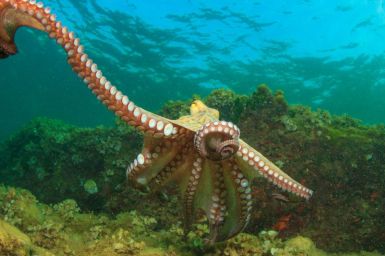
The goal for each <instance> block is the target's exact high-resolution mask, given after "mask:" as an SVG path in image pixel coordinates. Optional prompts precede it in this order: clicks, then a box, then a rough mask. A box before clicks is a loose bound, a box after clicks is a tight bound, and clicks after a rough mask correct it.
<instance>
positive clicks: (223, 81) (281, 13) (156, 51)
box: [0, 0, 385, 138]
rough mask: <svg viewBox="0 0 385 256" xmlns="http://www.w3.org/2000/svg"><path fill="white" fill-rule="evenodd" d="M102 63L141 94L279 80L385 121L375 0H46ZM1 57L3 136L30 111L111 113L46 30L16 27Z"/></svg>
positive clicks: (142, 100)
mask: <svg viewBox="0 0 385 256" xmlns="http://www.w3.org/2000/svg"><path fill="white" fill-rule="evenodd" d="M45 4H46V5H49V6H51V7H52V9H53V12H54V13H56V14H57V16H58V18H59V19H60V20H62V21H63V23H64V24H66V25H67V26H68V27H69V28H70V29H71V30H73V31H75V32H76V33H77V35H78V36H79V37H80V38H81V39H82V43H83V44H84V45H85V46H86V50H87V53H88V54H89V55H90V56H91V57H92V58H93V59H94V60H95V61H96V62H97V63H98V65H99V67H101V69H102V70H103V71H104V74H106V75H107V77H108V78H109V79H110V80H111V81H113V83H114V84H116V85H117V86H119V88H121V89H122V91H123V92H125V93H126V94H127V95H129V96H130V97H131V98H133V99H134V100H136V102H138V103H139V104H141V106H144V107H146V108H148V109H150V110H157V109H159V108H160V106H162V104H163V103H164V102H165V101H166V100H170V99H173V100H177V99H185V98H189V97H190V96H191V95H192V94H201V95H206V94H208V93H209V92H210V91H211V90H212V89H213V88H220V87H227V88H230V89H233V90H234V91H236V92H237V93H250V92H252V91H254V90H255V87H256V85H258V84H261V83H266V84H268V85H269V86H270V87H271V88H273V89H282V90H283V91H284V92H285V94H286V97H287V99H288V100H289V102H290V103H294V104H296V103H300V104H304V105H309V106H312V107H313V108H323V109H326V110H329V111H331V112H332V113H336V114H341V113H347V114H349V115H351V116H353V117H356V118H359V119H362V120H364V121H365V122H368V123H382V122H384V121H385V101H384V97H385V73H384V68H385V57H384V56H385V53H384V51H385V44H384V38H385V12H384V4H383V1H382V0H372V1H358V0H341V1H325V0H307V1H306V0H301V1H300V0H296V1H191V0H178V1H177V0H172V1H164V0H162V1H159V0H156V1H155V0H152V1H123V0H121V1H118V0H113V1H107V0H87V1H77V0H63V1H56V0H47V1H45ZM16 41H17V44H18V46H19V50H20V54H18V55H17V56H15V57H12V58H9V59H7V60H3V61H1V62H0V70H1V76H0V84H1V86H2V95H4V97H2V100H1V101H0V115H1V120H2V121H1V126H0V138H4V137H6V136H8V135H9V134H10V133H11V132H12V131H14V130H15V129H17V128H19V127H20V126H21V125H23V124H24V123H26V122H27V121H28V120H30V119H31V118H33V117H35V116H49V117H54V118H59V119H63V120H65V121H67V122H69V123H74V124H77V125H83V126H95V125H97V124H111V123H112V120H113V116H112V115H111V114H110V113H109V112H108V111H107V110H105V109H104V107H103V106H102V105H101V104H99V103H98V102H97V101H96V100H95V99H94V97H93V96H92V95H91V94H90V93H89V91H88V90H87V89H86V88H85V86H84V84H83V83H82V82H81V81H80V79H78V78H77V76H76V75H74V74H73V73H72V71H71V70H70V67H69V66H68V65H67V63H66V58H65V56H64V51H63V50H62V49H61V48H60V47H59V46H57V45H56V44H55V43H54V42H52V41H51V40H49V39H48V38H47V37H46V35H45V34H43V33H39V32H35V31H31V30H30V29H22V30H20V31H19V32H18V34H17V40H16Z"/></svg>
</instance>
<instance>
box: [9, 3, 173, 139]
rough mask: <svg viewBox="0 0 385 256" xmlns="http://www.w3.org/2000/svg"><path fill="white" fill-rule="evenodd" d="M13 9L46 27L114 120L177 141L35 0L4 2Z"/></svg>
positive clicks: (169, 128) (169, 127)
mask: <svg viewBox="0 0 385 256" xmlns="http://www.w3.org/2000/svg"><path fill="white" fill-rule="evenodd" d="M6 2H9V3H10V4H11V5H12V7H13V8H15V9H17V10H20V11H22V12H24V13H27V14H29V15H30V16H32V17H34V18H36V19H37V20H39V21H40V23H41V24H42V25H43V26H44V27H45V31H46V32H47V33H48V35H49V37H51V38H52V39H55V40H56V42H57V43H58V44H59V45H61V46H62V47H63V48H64V50H65V51H66V52H67V56H68V63H69V64H70V65H71V66H72V69H73V71H74V72H76V73H77V74H78V76H79V77H80V78H82V79H83V81H84V82H85V83H86V84H87V85H88V88H89V89H90V90H92V92H93V93H94V94H95V95H96V96H97V98H98V99H99V100H100V101H101V102H102V103H103V104H105V105H106V106H107V107H108V108H109V109H110V110H112V111H114V112H115V114H116V115H117V116H119V117H120V118H121V119H123V120H124V121H126V122H127V123H128V124H130V125H133V126H135V127H137V128H138V129H139V130H143V131H145V132H149V133H153V134H154V136H155V137H177V136H178V134H179V133H178V128H179V127H176V126H175V125H174V124H172V123H170V122H168V121H167V120H166V119H162V118H160V117H158V116H155V115H153V114H151V113H149V112H147V111H145V110H143V109H142V108H140V107H138V106H136V105H135V103H134V102H133V101H131V100H129V98H128V97H127V96H126V95H124V94H123V93H122V92H121V91H119V90H118V89H117V88H116V86H114V85H112V84H111V82H110V81H108V80H107V78H106V77H105V76H104V75H103V73H102V71H100V70H99V68H98V66H97V64H95V63H94V62H93V60H92V59H91V58H89V56H88V55H87V54H85V53H84V47H83V45H81V44H80V40H79V38H76V37H75V35H74V33H73V32H70V31H69V30H68V28H67V27H65V26H63V25H62V23H61V22H60V21H56V16H55V15H54V14H51V10H50V8H49V7H44V5H43V3H41V2H38V3H37V2H36V1H35V0H29V1H28V0H7V1H6Z"/></svg>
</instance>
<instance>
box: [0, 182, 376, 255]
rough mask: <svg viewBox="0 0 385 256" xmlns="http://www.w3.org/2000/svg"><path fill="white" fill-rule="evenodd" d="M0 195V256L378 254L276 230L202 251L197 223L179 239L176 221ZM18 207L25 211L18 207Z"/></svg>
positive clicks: (11, 192)
mask: <svg viewBox="0 0 385 256" xmlns="http://www.w3.org/2000/svg"><path fill="white" fill-rule="evenodd" d="M0 190H1V193H0V208H3V207H5V206H6V205H12V206H11V207H9V206H7V208H8V209H9V211H11V210H12V211H13V215H12V216H10V215H7V213H5V212H2V213H1V214H0V255H5V256H27V255H36V256H51V255H57V256H62V255H63V256H75V255H76V256H86V255H95V256H107V255H108V256H119V255H137V256H176V255H191V256H193V255H213V256H219V255H231V256H233V255H234V256H235V255H245V256H246V255H256V256H258V255H260V256H263V255H276V256H291V255H293V256H300V255H314V256H317V255H320V256H321V255H322V256H326V255H341V256H343V255H346V256H348V255H357V256H358V255H362V256H365V255H368V256H369V255H372V256H378V255H379V254H376V253H373V254H368V253H357V254H327V253H325V252H323V251H321V250H319V249H317V248H316V247H315V245H314V243H313V242H312V241H311V240H310V239H308V238H304V237H300V236H298V237H295V238H292V239H290V240H288V241H286V242H284V241H282V240H281V239H279V238H278V236H277V234H278V233H277V232H276V231H263V232H260V234H259V235H258V236H254V235H250V234H240V235H239V236H237V237H235V238H233V239H230V240H229V241H227V242H224V243H219V244H217V245H215V246H214V247H208V246H206V245H204V243H202V241H200V238H201V236H202V233H207V232H208V227H207V226H205V225H202V224H197V227H196V229H195V231H194V232H191V233H189V234H188V235H187V237H186V239H183V236H182V233H183V232H182V225H181V223H180V222H179V223H178V222H175V223H174V225H173V226H172V227H171V228H170V229H157V220H156V219H155V218H154V217H149V216H142V215H138V213H137V212H135V211H130V212H122V213H120V214H118V215H117V216H115V217H111V216H110V217H109V216H106V215H104V214H91V213H82V212H79V208H78V206H77V204H76V202H75V201H73V200H66V201H63V202H61V203H59V204H56V205H52V206H48V205H45V204H42V203H39V202H38V201H37V200H36V199H35V197H34V196H33V195H32V194H31V193H30V192H28V191H26V190H23V189H15V188H12V187H4V186H0ZM20 204H23V205H24V206H25V207H26V208H24V209H23V208H20V207H18V205H20ZM30 211H31V212H30ZM31 216H35V217H36V216H39V218H31ZM1 219H7V222H6V221H4V220H1ZM20 219H21V220H24V219H29V221H28V222H27V221H26V222H24V221H20ZM9 223H15V226H13V225H11V224H9Z"/></svg>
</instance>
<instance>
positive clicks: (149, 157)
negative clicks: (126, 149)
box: [126, 138, 184, 180]
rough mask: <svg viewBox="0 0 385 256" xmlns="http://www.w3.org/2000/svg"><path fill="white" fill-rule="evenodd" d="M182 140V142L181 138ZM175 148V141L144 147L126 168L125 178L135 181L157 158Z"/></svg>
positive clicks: (165, 141)
mask: <svg viewBox="0 0 385 256" xmlns="http://www.w3.org/2000/svg"><path fill="white" fill-rule="evenodd" d="M182 140H184V139H183V138H182ZM175 146H177V142H176V141H175V140H164V141H162V142H161V143H157V144H153V145H151V147H144V148H143V150H142V152H141V153H140V154H138V156H137V157H136V158H135V160H134V161H133V162H132V163H131V164H130V165H129V166H128V168H127V171H126V176H127V178H128V179H130V180H136V179H137V177H138V176H139V175H140V174H141V173H142V172H143V171H145V169H146V168H147V167H148V166H150V165H151V164H152V162H153V161H155V160H156V159H158V158H159V156H161V155H163V154H165V153H166V152H168V151H169V150H171V149H172V148H173V147H175Z"/></svg>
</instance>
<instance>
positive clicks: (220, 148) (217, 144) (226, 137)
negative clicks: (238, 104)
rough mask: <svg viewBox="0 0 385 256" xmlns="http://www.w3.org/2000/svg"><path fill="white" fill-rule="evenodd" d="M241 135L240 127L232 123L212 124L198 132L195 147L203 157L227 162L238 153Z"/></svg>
mask: <svg viewBox="0 0 385 256" xmlns="http://www.w3.org/2000/svg"><path fill="white" fill-rule="evenodd" d="M239 134H240V132H239V129H238V127H237V126H236V125H234V124H232V123H230V122H225V121H216V122H210V123H207V124H205V125H204V126H203V127H201V128H200V129H199V130H198V131H197V132H196V135H195V138H194V145H195V148H196V149H197V151H198V152H199V154H200V155H201V156H202V157H205V158H208V159H210V160H213V161H220V160H225V159H228V158H230V157H231V156H233V155H234V154H235V153H236V152H237V151H238V149H239V141H238V140H239Z"/></svg>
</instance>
